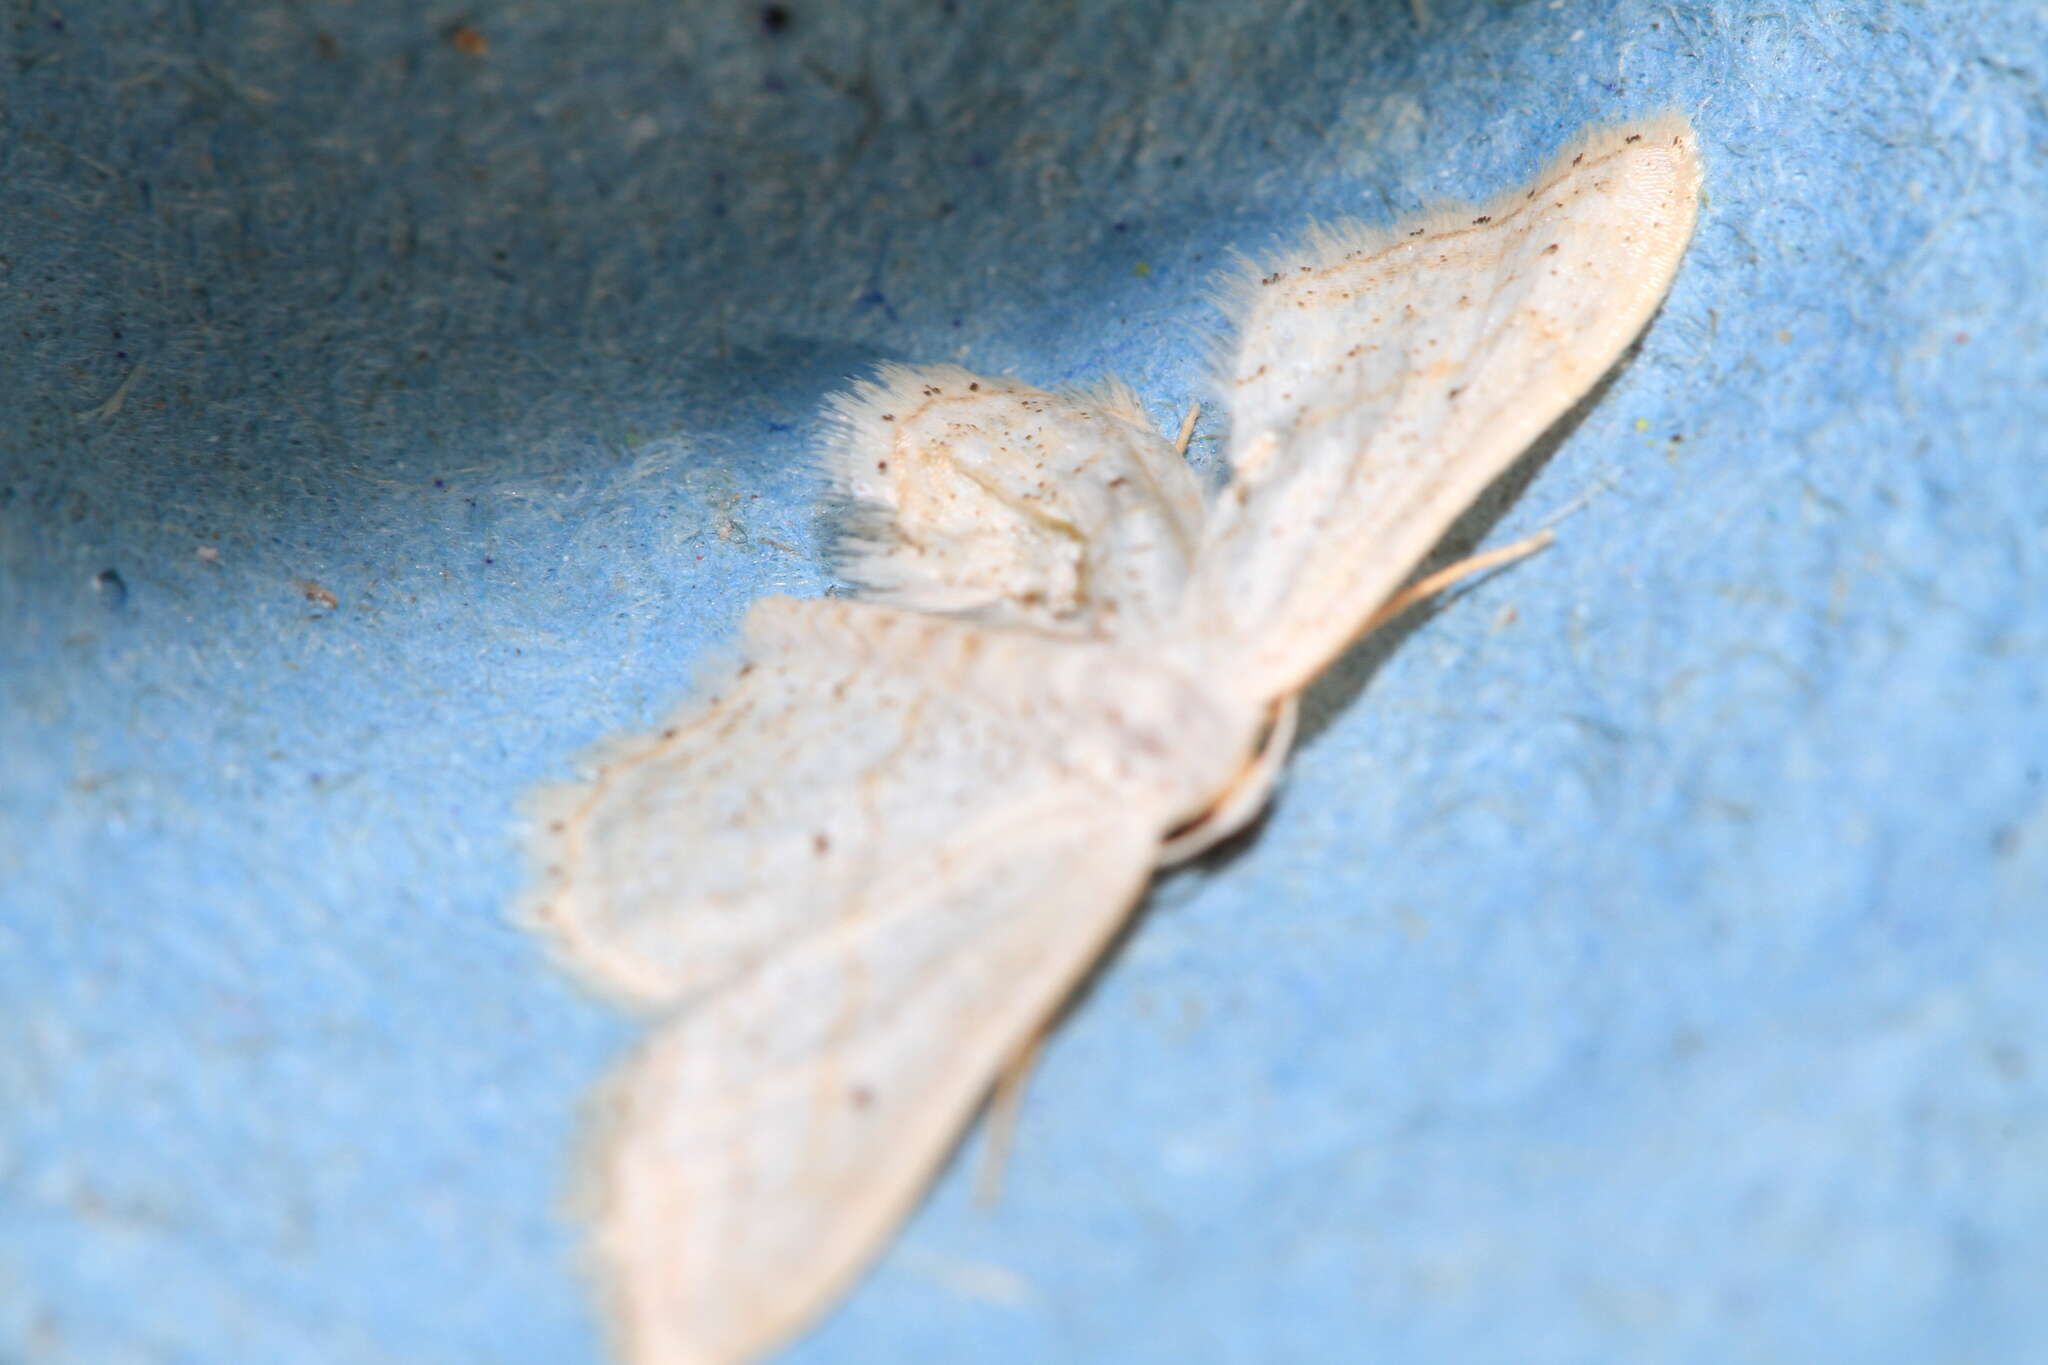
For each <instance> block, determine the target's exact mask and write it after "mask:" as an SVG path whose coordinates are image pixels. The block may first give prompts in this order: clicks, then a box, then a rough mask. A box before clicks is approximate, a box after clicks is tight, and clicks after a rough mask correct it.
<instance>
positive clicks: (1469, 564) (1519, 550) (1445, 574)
mask: <svg viewBox="0 0 2048 1365" xmlns="http://www.w3.org/2000/svg"><path fill="white" fill-rule="evenodd" d="M1556 539H1557V537H1556V536H1555V535H1554V534H1552V533H1551V532H1549V531H1538V532H1537V533H1536V534H1535V535H1533V536H1530V537H1529V538H1528V539H1526V540H1518V541H1516V542H1515V543H1514V544H1512V545H1503V546H1501V547H1500V548H1499V549H1498V550H1488V551H1487V552H1486V553H1485V554H1478V555H1473V556H1472V557H1471V558H1469V559H1461V560H1459V561H1458V562H1457V563H1455V564H1451V565H1447V566H1445V567H1444V568H1441V569H1438V570H1437V571H1436V572H1435V573H1433V574H1430V575H1428V576H1427V577H1425V578H1418V579H1416V580H1415V581H1414V582H1413V583H1410V584H1409V585H1408V586H1407V587H1405V588H1403V589H1401V591H1399V592H1397V593H1395V594H1394V595H1393V596H1392V597H1389V598H1388V599H1387V600H1386V601H1385V602H1382V603H1381V604H1380V609H1379V610H1378V611H1376V612H1374V613H1373V614H1372V615H1371V616H1369V617H1367V618H1366V622H1365V627H1364V629H1362V630H1360V631H1359V632H1358V638H1359V639H1361V640H1362V639H1364V638H1365V637H1366V636H1368V635H1370V634H1372V633H1373V632H1374V631H1376V630H1378V629H1379V628H1380V627H1381V626H1383V625H1385V624H1387V622H1389V621H1391V620H1393V619H1394V618H1395V617H1397V616H1399V615H1400V614H1401V613H1402V612H1404V611H1406V610H1408V608H1410V607H1412V606H1414V605H1415V604H1416V603H1418V602H1421V601H1423V600H1425V599H1426V598H1431V597H1435V596H1436V595H1437V594H1438V593H1440V592H1443V591H1445V590H1446V589H1448V588H1452V587H1455V586H1456V585H1458V584H1459V583H1462V582H1464V581H1465V580H1466V579H1468V578H1477V577H1478V576H1479V575H1480V574H1483V573H1490V572H1492V571H1493V570H1495V569H1498V568H1500V567H1502V566H1503V565H1506V564H1512V563H1514V562H1515V561H1516V560H1518V559H1527V558H1528V557H1529V556H1530V555H1533V554H1535V553H1536V552H1538V551H1539V550H1547V549H1549V548H1550V546H1551V543H1552V542H1553V541H1555V540H1556Z"/></svg>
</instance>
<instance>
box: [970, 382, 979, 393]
mask: <svg viewBox="0 0 2048 1365" xmlns="http://www.w3.org/2000/svg"><path fill="white" fill-rule="evenodd" d="M967 391H968V392H969V393H980V392H981V385H979V384H969V385H968V386H967Z"/></svg>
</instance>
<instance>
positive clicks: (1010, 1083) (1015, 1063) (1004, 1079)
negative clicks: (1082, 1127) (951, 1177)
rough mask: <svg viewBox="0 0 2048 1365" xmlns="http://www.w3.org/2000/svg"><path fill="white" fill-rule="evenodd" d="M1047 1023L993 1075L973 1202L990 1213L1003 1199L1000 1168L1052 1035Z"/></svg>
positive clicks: (1008, 1155)
mask: <svg viewBox="0 0 2048 1365" xmlns="http://www.w3.org/2000/svg"><path fill="white" fill-rule="evenodd" d="M1052 1023H1053V1021H1052V1020H1050V1019H1048V1020H1046V1021H1045V1022H1044V1023H1042V1024H1040V1025H1039V1026H1038V1027H1037V1028H1035V1029H1033V1030H1032V1031H1031V1036H1030V1037H1029V1038H1026V1039H1025V1040H1024V1043H1023V1045H1022V1046H1020V1047H1019V1048H1018V1049H1017V1050H1016V1051H1015V1052H1013V1053H1011V1054H1010V1060H1009V1061H1007V1062H1004V1063H1003V1069H1002V1070H1001V1071H999V1072H997V1073H996V1086H995V1093H994V1094H993V1095H992V1096H991V1097H990V1098H989V1102H988V1143H987V1145H985V1146H984V1147H983V1148H982V1149H981V1164H980V1166H979V1167H977V1168H976V1170H975V1172H974V1202H975V1203H976V1204H978V1205H980V1206H981V1207H982V1208H984V1209H992V1208H994V1207H995V1206H996V1204H997V1202H998V1201H999V1200H1001V1199H1002V1197H1003V1167H1005V1166H1006V1165H1008V1164H1009V1161H1010V1145H1011V1143H1012V1142H1013V1141H1014V1140H1015V1138H1016V1136H1017V1114H1018V1111H1019V1110H1021V1109H1022V1108H1023V1107H1024V1087H1025V1086H1026V1085H1028V1084H1030V1081H1031V1073H1032V1072H1033V1071H1035V1070H1037V1068H1038V1054H1039V1053H1040V1052H1042V1051H1044V1050H1045V1038H1046V1035H1047V1034H1048V1033H1050V1032H1052Z"/></svg>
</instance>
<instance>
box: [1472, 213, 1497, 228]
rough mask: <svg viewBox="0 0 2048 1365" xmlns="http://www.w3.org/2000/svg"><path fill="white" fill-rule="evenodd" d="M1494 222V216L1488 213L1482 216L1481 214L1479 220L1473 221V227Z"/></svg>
mask: <svg viewBox="0 0 2048 1365" xmlns="http://www.w3.org/2000/svg"><path fill="white" fill-rule="evenodd" d="M1492 221H1493V215H1492V214H1488V213H1482V214H1480V215H1479V216H1478V217H1477V218H1474V219H1473V220H1472V226H1473V227H1478V226H1479V225H1480V224H1482V223H1490V222H1492Z"/></svg>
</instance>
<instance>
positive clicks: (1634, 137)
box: [1622, 133, 1643, 142]
mask: <svg viewBox="0 0 2048 1365" xmlns="http://www.w3.org/2000/svg"><path fill="white" fill-rule="evenodd" d="M1642 140H1643V135H1642V134H1641V133H1630V134H1629V135H1628V136H1627V137H1625V138H1623V139H1622V141H1623V142H1641V141H1642Z"/></svg>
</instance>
